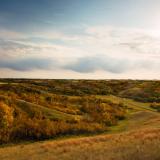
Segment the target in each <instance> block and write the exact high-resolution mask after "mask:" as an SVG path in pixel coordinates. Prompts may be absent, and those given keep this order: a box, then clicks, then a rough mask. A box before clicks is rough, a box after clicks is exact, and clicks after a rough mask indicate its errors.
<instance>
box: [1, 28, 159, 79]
mask: <svg viewBox="0 0 160 160" xmlns="http://www.w3.org/2000/svg"><path fill="white" fill-rule="evenodd" d="M1 32H3V34H1V36H0V71H2V70H4V69H9V70H10V72H12V70H14V71H18V72H22V73H23V71H25V73H24V74H27V72H28V73H31V72H33V71H36V70H37V71H38V73H39V70H46V71H49V72H52V71H53V72H54V71H55V70H57V69H59V71H60V72H61V74H62V75H63V74H64V73H66V72H70V74H72V76H71V77H72V78H74V74H75V75H76V74H84V75H85V76H86V78H89V76H90V74H93V73H94V74H96V73H97V77H99V78H103V77H101V76H102V75H99V76H98V74H99V73H98V71H103V72H104V73H106V75H109V77H108V78H112V75H118V77H120V76H121V75H122V76H124V75H125V74H126V75H129V73H130V78H132V77H135V76H133V75H132V74H133V72H134V74H137V76H138V75H142V74H143V73H144V74H145V75H146V73H149V74H151V75H152V73H154V77H152V78H157V77H159V75H160V70H159V68H160V34H158V32H156V31H154V32H153V31H150V30H141V29H133V28H132V29H128V28H116V27H112V26H95V27H90V26H86V27H85V28H84V29H83V33H81V34H78V33H77V34H76V33H74V34H69V33H63V32H60V31H57V32H56V31H54V32H52V31H48V32H41V33H36V32H35V33H32V34H31V35H27V36H26V35H23V34H21V33H15V32H13V31H6V30H5V32H4V30H2V29H0V33H1ZM46 73H47V72H46ZM104 73H103V74H104ZM110 73H111V74H112V75H111V74H110ZM10 74H11V73H9V75H10ZM87 74H88V77H87ZM6 75H7V73H6ZM46 76H47V75H46ZM48 76H50V75H48ZM38 77H39V74H37V78H38ZM62 77H63V76H62ZM75 77H76V76H75ZM46 78H47V77H46ZM53 78H55V77H53ZM64 78H65V77H64ZM144 78H147V77H146V76H145V77H144Z"/></svg>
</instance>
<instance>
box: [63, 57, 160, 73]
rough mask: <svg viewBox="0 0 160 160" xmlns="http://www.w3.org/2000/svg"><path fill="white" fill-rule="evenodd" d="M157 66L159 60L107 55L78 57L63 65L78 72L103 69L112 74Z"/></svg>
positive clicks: (156, 67) (155, 68) (156, 68)
mask: <svg viewBox="0 0 160 160" xmlns="http://www.w3.org/2000/svg"><path fill="white" fill-rule="evenodd" d="M159 67H160V62H159V61H157V62H156V63H152V61H150V60H144V59H141V60H138V61H135V60H131V59H124V58H121V59H119V58H112V57H109V56H98V57H85V58H80V59H78V60H77V61H76V62H74V63H72V64H68V65H66V66H65V68H66V69H69V70H72V71H76V72H80V73H90V72H95V71H97V70H103V71H107V72H110V73H114V74H121V73H125V72H128V71H132V70H141V69H154V70H158V69H159Z"/></svg>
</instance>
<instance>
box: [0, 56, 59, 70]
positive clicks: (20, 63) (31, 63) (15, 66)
mask: <svg viewBox="0 0 160 160" xmlns="http://www.w3.org/2000/svg"><path fill="white" fill-rule="evenodd" d="M55 65H56V62H55V61H54V60H50V59H41V58H27V59H17V60H8V61H7V60H5V61H4V60H0V68H7V69H11V70H16V71H31V70H36V69H42V70H50V69H51V68H53V67H54V66H55Z"/></svg>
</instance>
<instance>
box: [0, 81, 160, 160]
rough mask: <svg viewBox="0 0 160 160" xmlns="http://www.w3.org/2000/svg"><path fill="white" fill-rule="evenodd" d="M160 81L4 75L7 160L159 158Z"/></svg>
mask: <svg viewBox="0 0 160 160" xmlns="http://www.w3.org/2000/svg"><path fill="white" fill-rule="evenodd" d="M159 110H160V81H132V80H106V81H105V80H99V81H98V80H96V81H92V80H23V79H1V81H0V115H1V119H0V127H1V130H0V143H1V147H0V159H1V160H27V159H33V160H41V159H46V160H59V159H61V160H71V159H72V160H74V159H76V160H85V159H86V160H117V159H118V160H128V159H130V160H144V159H145V160H159V159H160V153H159V151H160V115H159Z"/></svg>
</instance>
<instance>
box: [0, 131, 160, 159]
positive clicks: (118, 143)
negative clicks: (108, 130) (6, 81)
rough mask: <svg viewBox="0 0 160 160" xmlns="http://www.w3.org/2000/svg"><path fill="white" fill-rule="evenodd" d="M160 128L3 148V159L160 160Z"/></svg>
mask: <svg viewBox="0 0 160 160" xmlns="http://www.w3.org/2000/svg"><path fill="white" fill-rule="evenodd" d="M159 151H160V129H156V128H155V129H154V128H150V129H149V128H148V129H141V130H135V131H132V132H126V133H121V134H113V135H103V136H95V137H88V138H79V139H69V140H63V141H46V142H38V143H33V144H29V145H18V146H14V147H7V148H1V149H0V159H1V160H28V159H30V160H44V159H45V160H159V159H160V152H159Z"/></svg>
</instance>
